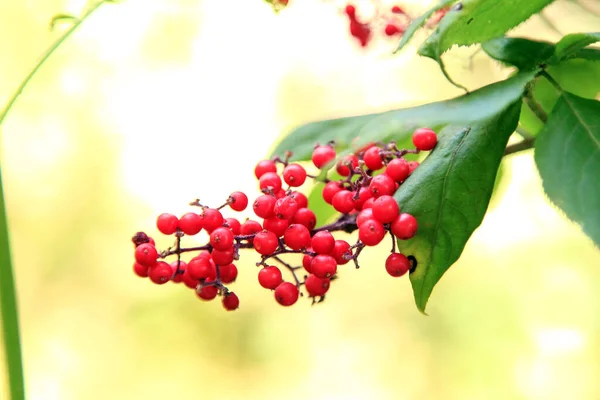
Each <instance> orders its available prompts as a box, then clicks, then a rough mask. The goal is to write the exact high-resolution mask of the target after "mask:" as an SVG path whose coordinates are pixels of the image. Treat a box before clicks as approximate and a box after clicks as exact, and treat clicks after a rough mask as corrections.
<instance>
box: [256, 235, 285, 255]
mask: <svg viewBox="0 0 600 400" xmlns="http://www.w3.org/2000/svg"><path fill="white" fill-rule="evenodd" d="M278 246H279V240H278V239H277V235H275V234H274V233H273V232H270V231H267V230H263V231H262V232H258V233H257V234H256V236H254V249H255V250H256V251H257V252H258V253H259V254H262V255H263V256H265V255H269V254H273V253H274V252H275V250H277V247H278Z"/></svg>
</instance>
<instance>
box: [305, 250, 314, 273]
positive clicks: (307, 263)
mask: <svg viewBox="0 0 600 400" xmlns="http://www.w3.org/2000/svg"><path fill="white" fill-rule="evenodd" d="M308 250H309V251H312V249H308ZM313 258H314V257H313V256H310V255H308V254H305V255H304V257H302V266H303V267H304V269H305V270H306V272H308V273H309V274H310V272H311V268H310V266H311V264H312V260H313Z"/></svg>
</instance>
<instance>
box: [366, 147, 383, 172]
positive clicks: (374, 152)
mask: <svg viewBox="0 0 600 400" xmlns="http://www.w3.org/2000/svg"><path fill="white" fill-rule="evenodd" d="M380 151H381V149H380V148H379V147H377V146H373V147H370V148H369V149H368V150H367V151H365V154H364V155H363V160H364V162H365V165H366V166H367V168H369V169H370V170H371V171H377V170H379V169H381V168H383V160H382V159H381V155H380V154H379V152H380Z"/></svg>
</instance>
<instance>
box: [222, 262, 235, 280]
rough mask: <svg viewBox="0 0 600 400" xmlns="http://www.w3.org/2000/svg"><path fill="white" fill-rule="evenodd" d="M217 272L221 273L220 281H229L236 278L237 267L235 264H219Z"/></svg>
mask: <svg viewBox="0 0 600 400" xmlns="http://www.w3.org/2000/svg"><path fill="white" fill-rule="evenodd" d="M219 273H220V275H221V282H223V283H231V282H234V281H235V279H236V278H237V276H238V269H237V267H236V266H235V264H227V265H220V266H219Z"/></svg>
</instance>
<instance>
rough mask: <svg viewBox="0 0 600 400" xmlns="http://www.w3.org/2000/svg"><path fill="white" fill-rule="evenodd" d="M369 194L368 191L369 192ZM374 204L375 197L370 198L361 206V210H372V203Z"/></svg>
mask: <svg viewBox="0 0 600 400" xmlns="http://www.w3.org/2000/svg"><path fill="white" fill-rule="evenodd" d="M369 192H370V190H369ZM374 202H375V197H370V198H368V199H367V201H365V204H363V206H362V209H363V210H366V209H368V208H373V203H374Z"/></svg>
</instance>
